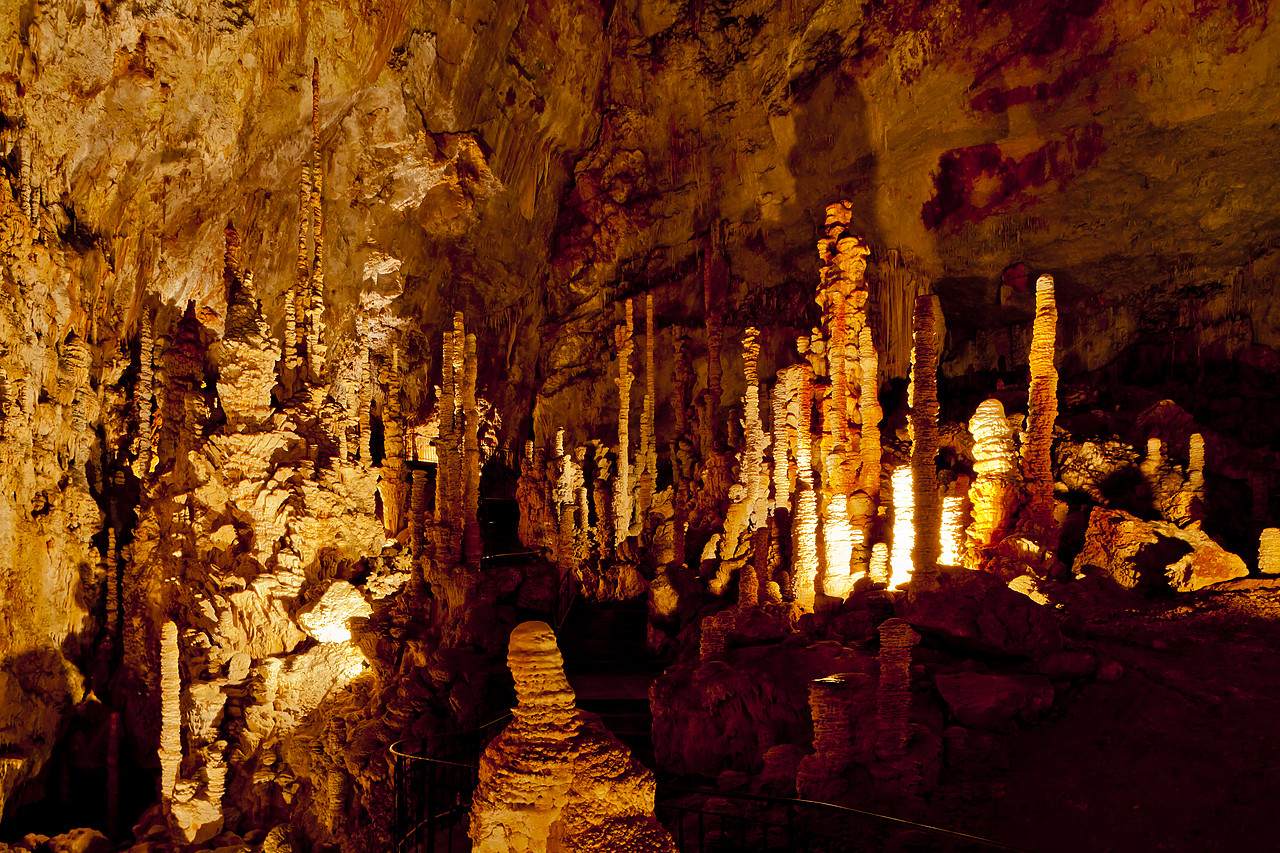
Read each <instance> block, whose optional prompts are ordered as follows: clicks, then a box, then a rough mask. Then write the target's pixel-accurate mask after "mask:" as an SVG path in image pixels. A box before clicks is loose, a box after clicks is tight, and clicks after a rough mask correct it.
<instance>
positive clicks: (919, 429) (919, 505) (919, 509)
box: [907, 294, 942, 589]
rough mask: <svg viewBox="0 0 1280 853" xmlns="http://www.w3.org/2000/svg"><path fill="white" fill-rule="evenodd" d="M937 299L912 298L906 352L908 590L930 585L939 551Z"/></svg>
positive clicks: (929, 296) (940, 545) (940, 519)
mask: <svg viewBox="0 0 1280 853" xmlns="http://www.w3.org/2000/svg"><path fill="white" fill-rule="evenodd" d="M939 313H940V311H939V307H938V297H937V296H933V295H930V294H922V295H921V296H918V297H917V298H916V314H915V330H914V342H915V346H914V347H913V348H912V351H911V385H910V390H909V391H908V402H907V405H908V406H909V407H910V409H911V416H910V417H911V422H910V423H911V433H912V435H911V485H912V491H913V500H914V504H915V513H914V520H915V548H914V550H913V551H912V554H911V561H912V563H913V564H914V570H913V574H912V579H913V581H914V583H913V584H912V589H926V588H928V587H929V586H930V585H932V584H933V583H935V576H936V574H937V565H938V557H939V555H940V553H941V548H942V540H941V527H942V507H941V502H940V500H939V496H938V476H937V472H938V469H937V456H938V349H939V344H940V341H939V340H938V335H937V325H938V315H939Z"/></svg>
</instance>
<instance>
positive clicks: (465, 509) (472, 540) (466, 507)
mask: <svg viewBox="0 0 1280 853" xmlns="http://www.w3.org/2000/svg"><path fill="white" fill-rule="evenodd" d="M464 347H465V349H464V350H463V373H462V412H463V433H462V465H463V471H464V473H465V477H466V479H465V481H464V482H463V484H462V487H463V488H462V544H463V556H464V557H465V559H466V561H467V565H469V566H473V567H479V565H480V558H481V556H483V554H484V546H483V544H482V543H481V541H480V523H479V520H478V519H479V510H480V410H479V408H478V406H477V402H476V336H475V335H474V334H468V335H467V336H466V337H465V338H464Z"/></svg>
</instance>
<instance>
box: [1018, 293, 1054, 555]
mask: <svg viewBox="0 0 1280 853" xmlns="http://www.w3.org/2000/svg"><path fill="white" fill-rule="evenodd" d="M1057 327H1058V308H1057V304H1056V303H1055V301H1054V294H1053V277H1052V276H1048V275H1042V276H1040V278H1038V279H1036V316H1035V322H1034V324H1033V326H1032V333H1031V354H1030V362H1031V387H1030V389H1029V391H1028V393H1027V421H1028V423H1027V443H1026V444H1025V445H1024V446H1023V448H1022V471H1023V476H1024V478H1025V479H1026V483H1027V486H1026V488H1027V516H1028V521H1029V524H1030V527H1031V532H1032V536H1033V539H1034V541H1035V542H1036V544H1037V545H1038V546H1039V548H1040V554H1039V556H1038V562H1040V563H1041V565H1040V572H1043V571H1045V570H1047V569H1048V568H1049V566H1048V564H1047V561H1050V560H1052V559H1053V556H1054V553H1055V552H1056V551H1057V548H1058V525H1057V523H1056V522H1055V520H1054V502H1053V470H1052V467H1051V465H1050V450H1051V449H1052V445H1053V427H1054V423H1055V422H1056V421H1057V419H1058V371H1057V370H1056V369H1055V368H1054V365H1053V357H1054V347H1055V344H1056V339H1057Z"/></svg>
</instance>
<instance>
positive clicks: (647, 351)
mask: <svg viewBox="0 0 1280 853" xmlns="http://www.w3.org/2000/svg"><path fill="white" fill-rule="evenodd" d="M644 327H645V337H644V383H645V391H644V408H643V410H642V411H641V413H640V458H639V459H638V460H637V461H638V463H639V464H640V506H639V510H638V511H639V515H640V520H641V523H642V525H647V524H648V519H649V510H650V509H651V508H652V507H653V489H654V483H655V482H656V480H657V476H658V452H657V445H656V444H655V442H654V435H653V432H654V427H653V414H654V405H655V402H656V401H655V397H656V395H657V385H656V380H657V372H656V371H655V370H654V363H653V347H654V335H655V333H654V324H653V294H652V293H648V294H646V295H645V297H644Z"/></svg>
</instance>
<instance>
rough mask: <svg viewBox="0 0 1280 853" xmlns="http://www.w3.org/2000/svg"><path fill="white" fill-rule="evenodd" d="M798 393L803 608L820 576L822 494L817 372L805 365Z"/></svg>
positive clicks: (795, 549) (796, 532)
mask: <svg viewBox="0 0 1280 853" xmlns="http://www.w3.org/2000/svg"><path fill="white" fill-rule="evenodd" d="M797 385H798V389H797V393H796V399H797V405H798V413H799V418H798V422H797V424H796V434H797V437H798V444H797V445H796V469H797V470H798V472H799V473H798V475H797V476H798V478H799V480H800V488H799V493H798V494H797V496H796V511H795V521H794V523H793V524H792V535H793V538H794V544H793V546H792V551H791V553H792V555H793V556H792V568H791V587H792V595H793V596H794V598H795V601H796V603H797V604H799V605H800V606H801V607H802V608H804V609H807V610H811V609H812V608H813V602H814V596H815V594H816V590H815V589H814V582H815V581H816V580H817V577H818V495H817V492H816V491H815V489H814V482H813V462H812V455H811V454H812V450H811V448H812V427H811V425H810V418H811V415H810V411H811V408H812V405H813V374H812V373H811V372H810V370H809V366H808V365H801V370H800V375H799V380H798V382H797Z"/></svg>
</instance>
